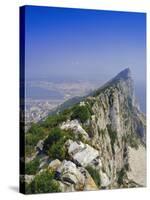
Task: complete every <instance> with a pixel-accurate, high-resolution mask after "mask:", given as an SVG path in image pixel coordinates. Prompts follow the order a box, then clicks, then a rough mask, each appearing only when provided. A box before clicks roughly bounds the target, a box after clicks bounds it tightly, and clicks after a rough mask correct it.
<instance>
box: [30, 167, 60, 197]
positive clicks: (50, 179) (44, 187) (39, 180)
mask: <svg viewBox="0 0 150 200" xmlns="http://www.w3.org/2000/svg"><path fill="white" fill-rule="evenodd" d="M60 191H61V190H60V188H59V184H58V183H57V182H56V180H54V172H53V171H48V170H47V171H44V172H42V173H40V174H39V175H37V176H36V177H35V178H34V180H33V181H32V182H31V183H30V184H28V185H26V193H28V194H30V193H32V194H35V193H48V192H60Z"/></svg>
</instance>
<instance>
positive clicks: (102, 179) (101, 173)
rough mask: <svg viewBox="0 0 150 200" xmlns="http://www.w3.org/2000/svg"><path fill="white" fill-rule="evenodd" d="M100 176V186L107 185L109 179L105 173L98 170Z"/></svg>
mask: <svg viewBox="0 0 150 200" xmlns="http://www.w3.org/2000/svg"><path fill="white" fill-rule="evenodd" d="M100 177H101V187H107V186H109V185H110V183H111V181H110V180H109V178H108V176H107V174H106V173H104V172H100Z"/></svg>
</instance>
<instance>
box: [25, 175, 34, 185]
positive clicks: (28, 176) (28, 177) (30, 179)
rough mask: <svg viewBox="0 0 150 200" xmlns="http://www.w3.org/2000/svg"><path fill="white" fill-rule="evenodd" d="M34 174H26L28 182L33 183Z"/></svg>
mask: <svg viewBox="0 0 150 200" xmlns="http://www.w3.org/2000/svg"><path fill="white" fill-rule="evenodd" d="M34 177H35V176H34V175H27V174H26V175H25V177H24V178H25V182H26V183H27V184H29V183H31V182H32V181H33V179H34Z"/></svg>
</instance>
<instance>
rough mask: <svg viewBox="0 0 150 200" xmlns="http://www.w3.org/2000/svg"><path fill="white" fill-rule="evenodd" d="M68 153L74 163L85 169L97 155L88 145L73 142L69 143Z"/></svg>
mask: <svg viewBox="0 0 150 200" xmlns="http://www.w3.org/2000/svg"><path fill="white" fill-rule="evenodd" d="M68 153H69V155H70V156H71V157H72V159H73V160H74V161H76V162H77V163H79V164H80V165H81V166H83V167H86V166H87V165H89V164H90V163H92V161H93V160H94V159H96V158H97V157H98V155H99V154H98V151H97V150H96V149H94V148H93V147H91V146H90V145H88V144H84V143H82V142H74V141H70V145H69V146H68Z"/></svg>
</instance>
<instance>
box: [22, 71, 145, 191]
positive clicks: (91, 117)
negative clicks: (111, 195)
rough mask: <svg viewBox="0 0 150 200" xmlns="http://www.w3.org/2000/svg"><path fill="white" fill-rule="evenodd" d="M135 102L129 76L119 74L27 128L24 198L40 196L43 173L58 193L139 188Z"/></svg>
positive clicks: (139, 130) (139, 123) (139, 119)
mask: <svg viewBox="0 0 150 200" xmlns="http://www.w3.org/2000/svg"><path fill="white" fill-rule="evenodd" d="M136 102H137V101H136V98H135V94H134V85H133V80H132V77H131V71H130V69H125V70H123V71H122V72H120V73H119V74H118V75H117V76H116V77H114V78H113V79H111V80H110V81H109V82H107V83H106V84H105V85H104V86H102V87H100V88H99V89H97V90H95V91H93V92H92V93H90V94H89V95H87V96H86V97H82V98H81V99H80V98H76V99H74V100H70V101H69V102H66V103H65V104H63V105H62V106H61V107H59V108H58V110H57V112H56V113H55V114H54V113H53V115H52V116H49V117H48V118H46V119H45V120H44V121H43V122H41V123H40V124H36V125H34V126H33V127H31V128H30V130H29V131H28V132H27V133H26V149H27V151H26V158H25V160H26V170H25V174H26V175H25V181H26V183H27V190H26V193H30V192H31V191H30V190H31V188H32V192H33V193H38V192H40V191H42V192H44V191H43V190H44V189H41V187H42V184H41V182H42V180H43V176H44V173H47V175H48V174H51V175H52V173H54V176H53V178H52V180H51V184H54V182H55V184H56V185H57V191H63V192H66V191H78V190H98V189H107V188H108V189H111V188H128V187H139V186H145V184H146V182H145V180H146V119H145V116H144V114H143V113H142V112H141V111H140V109H139V107H138V104H137V103H136ZM29 148H30V150H28V149H29ZM37 160H38V161H37ZM35 161H36V162H37V163H38V164H37V165H36V167H35V168H34V170H33V171H32V170H31V169H33V168H32V166H33V164H35ZM37 177H38V178H37ZM40 177H41V179H40ZM51 177H52V176H51ZM39 179H40V181H39ZM38 181H39V182H38ZM37 182H38V183H37ZM40 184H41V185H40ZM48 184H49V182H48ZM37 185H38V188H37ZM48 187H49V186H48ZM48 189H49V190H48V191H52V190H53V189H52V188H51V187H49V188H48ZM55 189H56V188H55Z"/></svg>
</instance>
